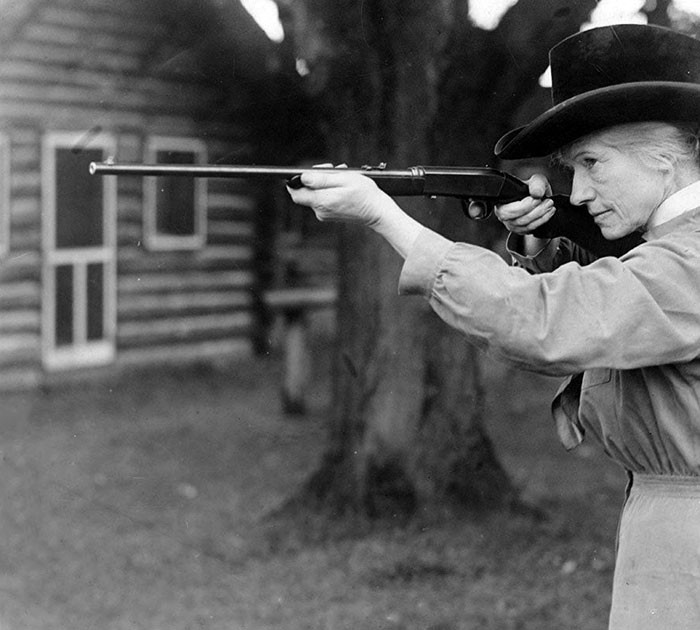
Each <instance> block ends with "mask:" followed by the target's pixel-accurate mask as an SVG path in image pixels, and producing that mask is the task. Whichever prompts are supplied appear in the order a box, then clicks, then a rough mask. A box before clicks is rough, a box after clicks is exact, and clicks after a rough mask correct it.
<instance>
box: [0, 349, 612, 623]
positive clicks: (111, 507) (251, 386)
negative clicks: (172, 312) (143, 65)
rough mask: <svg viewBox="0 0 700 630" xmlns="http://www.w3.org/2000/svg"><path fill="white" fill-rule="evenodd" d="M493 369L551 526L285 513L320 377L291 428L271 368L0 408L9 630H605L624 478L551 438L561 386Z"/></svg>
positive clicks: (312, 442) (511, 448) (526, 521)
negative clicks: (303, 517)
mask: <svg viewBox="0 0 700 630" xmlns="http://www.w3.org/2000/svg"><path fill="white" fill-rule="evenodd" d="M487 365H488V369H487V378H488V381H489V383H490V392H491V396H490V404H489V413H488V427H489V430H490V432H491V434H492V436H493V439H494V441H495V443H496V447H497V452H498V453H499V456H500V457H501V459H502V461H503V462H504V464H505V465H506V467H507V469H508V471H509V472H510V474H511V476H512V477H513V479H514V481H515V483H516V484H517V485H518V487H519V488H520V489H521V491H522V495H523V497H524V498H525V499H526V500H527V501H528V502H530V503H531V504H533V505H536V506H537V507H538V508H540V510H541V511H542V513H543V514H544V517H543V518H535V517H533V516H532V515H519V516H514V515H512V514H500V513H499V514H493V515H491V516H488V517H481V518H474V517H472V518H470V517H468V516H465V517H461V518H452V519H448V520H446V521H441V520H440V519H438V518H437V517H435V516H434V515H422V516H421V517H420V518H418V519H417V520H416V522H415V523H413V524H410V525H408V526H406V525H401V526H399V525H396V526H393V525H391V524H384V525H382V526H378V527H374V528H368V529H367V528H366V529H363V530H362V531H361V532H360V531H355V530H353V528H352V527H343V524H336V525H335V526H333V527H323V526H322V525H321V524H319V523H318V522H315V521H314V519H313V518H311V517H310V518H309V519H308V521H307V522H306V523H302V524H301V526H300V524H299V523H298V521H297V522H290V521H287V520H285V519H284V518H282V519H280V518H277V519H275V518H274V517H273V516H271V515H273V514H274V513H275V510H276V509H277V508H279V507H280V506H282V505H283V504H284V503H285V501H286V500H287V499H288V498H289V497H291V496H293V495H294V493H295V492H297V491H298V489H299V488H300V487H301V485H302V484H303V482H304V480H305V479H306V478H307V476H308V474H309V473H310V472H311V471H312V470H313V469H314V468H315V467H316V465H317V463H318V461H319V458H320V456H321V454H322V453H323V449H324V445H325V437H326V433H325V430H326V420H325V418H326V413H327V411H328V407H329V404H330V403H329V394H328V391H329V383H328V380H327V379H324V378H317V379H315V389H314V391H313V392H312V395H311V401H310V408H311V411H310V413H309V414H308V416H307V417H305V418H289V417H284V416H283V415H282V414H281V413H280V405H279V401H278V396H277V394H278V383H279V374H278V369H279V368H278V362H277V361H276V360H275V359H274V358H263V359H255V360H247V361H244V362H237V363H233V364H232V365H229V366H227V367H226V368H225V369H199V370H181V371H173V370H168V371H164V370H161V371H156V372H147V373H132V374H130V375H123V376H121V377H119V378H108V379H98V380H95V381H92V382H90V383H88V384H86V385H85V384H83V385H78V384H73V385H68V386H62V387H60V388H51V389H48V390H45V391H43V392H41V393H40V394H35V395H31V396H30V395H20V394H4V395H2V397H0V405H1V406H0V414H1V417H0V420H1V421H0V440H1V441H0V449H1V467H2V468H1V470H2V480H3V482H2V484H0V496H1V501H2V502H1V504H0V505H1V506H2V509H1V510H0V527H1V528H2V532H3V536H2V538H1V539H0V630H52V629H58V630H88V629H90V630H93V629H99V630H126V629H129V630H133V629H143V630H156V629H163V630H165V629H167V630H190V629H194V628H206V629H212V630H218V629H222V630H223V629H226V630H302V629H303V630H307V629H308V630H313V629H319V630H321V629H323V630H326V629H328V630H335V629H337V630H345V629H347V630H350V629H352V630H383V629H387V630H389V629H396V630H399V629H401V630H419V629H420V630H471V629H474V630H488V629H494V630H496V629H497V630H508V629H528V630H535V629H536V630H547V629H549V628H551V629H556V630H564V629H567V628H571V629H576V630H594V629H596V630H597V629H600V628H604V627H605V622H606V616H607V608H608V605H609V591H610V584H611V577H612V566H613V550H614V535H615V528H616V519H617V514H618V510H619V507H620V503H621V499H622V492H623V488H624V475H623V474H622V473H621V471H620V470H618V469H617V467H615V466H614V465H613V464H611V463H609V462H607V460H605V459H604V457H603V456H602V455H601V453H600V452H599V451H598V450H597V449H595V448H594V447H591V446H585V445H584V447H583V448H580V449H579V450H578V454H573V455H572V454H567V453H566V452H565V451H564V450H563V448H562V447H561V446H560V445H559V444H558V443H557V442H556V439H555V437H554V431H553V427H552V426H551V421H550V420H549V414H548V400H549V397H550V395H551V392H552V391H553V389H554V388H555V387H556V382H555V381H553V380H551V379H544V378H542V377H536V376H533V375H529V374H526V373H523V372H512V371H508V370H504V369H503V368H502V367H500V366H497V365H495V364H490V363H489V364H487Z"/></svg>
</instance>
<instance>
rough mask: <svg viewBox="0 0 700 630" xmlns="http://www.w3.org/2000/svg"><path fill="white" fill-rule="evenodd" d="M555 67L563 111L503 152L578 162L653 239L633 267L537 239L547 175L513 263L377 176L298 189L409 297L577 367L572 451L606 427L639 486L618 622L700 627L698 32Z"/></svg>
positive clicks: (618, 33) (574, 40) (545, 214)
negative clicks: (364, 229) (455, 238)
mask: <svg viewBox="0 0 700 630" xmlns="http://www.w3.org/2000/svg"><path fill="white" fill-rule="evenodd" d="M550 61H551V66H552V75H553V89H552V95H553V100H554V106H553V107H552V108H551V109H549V110H547V111H546V112H545V113H544V114H542V115H541V116H539V117H538V118H536V119H535V120H533V121H532V122H531V123H530V124H529V125H526V126H525V127H522V128H519V129H516V130H513V131H511V132H510V133H508V134H506V135H505V136H504V137H503V138H501V140H500V141H499V142H498V144H497V145H496V152H497V154H499V155H500V156H501V157H503V158H507V159H511V158H522V157H531V156H542V155H548V154H555V156H556V157H557V159H558V160H559V161H560V162H561V163H562V164H563V165H564V166H566V167H567V168H569V169H571V172H572V191H571V200H572V202H573V203H574V204H575V205H580V206H581V211H582V212H583V211H586V210H587V211H588V212H589V213H590V214H591V215H592V216H593V217H594V220H595V222H596V224H597V225H598V226H599V227H600V229H601V231H602V234H603V236H604V237H605V238H607V239H617V238H620V237H622V236H625V235H627V234H630V233H632V232H634V231H640V232H642V234H643V237H644V241H645V242H643V243H642V244H641V245H639V246H638V247H635V248H634V249H632V250H631V251H629V252H628V253H626V254H625V255H623V256H622V257H620V258H619V259H618V258H613V257H604V258H600V259H598V260H594V261H592V262H590V260H591V257H590V255H588V254H587V253H586V252H581V251H580V250H579V248H577V247H576V246H574V245H572V244H571V243H570V242H568V241H565V240H563V239H553V240H551V241H542V240H539V239H535V238H534V237H532V236H531V235H529V232H531V231H532V230H533V229H535V228H536V227H538V226H539V225H541V224H543V223H545V222H546V221H547V220H549V218H551V216H552V215H553V213H555V212H556V208H555V207H554V206H553V204H552V202H551V201H550V200H547V199H546V195H547V194H548V193H549V192H550V191H549V184H548V182H547V180H546V179H545V178H544V177H541V176H534V177H533V178H531V179H530V180H529V190H530V196H529V197H527V198H525V199H523V200H521V201H516V202H514V203H510V204H506V205H503V206H501V207H500V208H498V209H497V216H498V217H499V219H500V220H501V221H502V222H503V223H504V224H505V225H506V226H507V227H508V229H509V230H510V231H511V233H512V234H511V237H510V241H511V248H512V249H513V256H514V258H515V259H516V262H517V264H516V265H515V266H508V265H506V264H504V263H503V261H502V260H501V259H500V258H499V257H498V256H497V255H496V254H494V253H492V252H490V251H487V250H485V249H482V248H479V247H476V246H473V245H468V244H459V243H453V242H451V241H449V240H448V239H445V238H443V237H442V236H439V235H437V234H435V233H434V232H431V231H429V230H427V229H425V228H424V227H423V226H421V225H420V224H419V223H417V222H416V221H414V220H413V219H412V218H410V217H408V216H407V215H406V214H405V213H403V211H402V210H401V209H400V208H399V207H398V206H397V205H396V204H395V203H394V201H393V200H392V199H390V198H389V197H388V196H386V195H385V194H384V193H382V192H381V191H379V190H378V188H377V187H376V186H375V184H374V183H373V182H372V181H371V180H370V179H369V178H367V177H363V176H361V175H357V174H351V173H342V172H338V173H337V174H336V173H330V174H325V173H314V172H313V171H309V172H305V173H304V174H303V175H302V183H303V184H304V187H303V188H301V189H298V190H290V194H291V195H292V198H293V199H294V201H296V202H297V203H300V204H303V205H307V206H310V207H311V208H312V209H313V210H314V212H315V213H316V215H317V216H318V218H319V219H321V220H345V221H355V222H360V223H363V224H365V225H367V226H368V227H370V228H371V229H373V230H375V231H376V232H378V233H379V234H381V235H382V236H383V237H384V238H386V240H387V241H388V242H389V243H391V245H392V246H393V247H394V248H395V249H396V251H397V252H398V253H399V254H400V255H401V256H403V257H404V258H405V259H406V261H405V264H404V267H403V270H402V272H401V277H400V279H399V289H400V291H401V292H402V293H406V294H420V295H424V296H425V297H426V298H427V299H428V301H429V303H430V305H431V306H432V308H433V309H434V310H435V311H436V312H437V313H438V314H439V315H440V316H441V317H442V318H443V319H444V320H445V321H446V322H447V323H449V324H450V325H452V326H454V327H456V328H458V329H460V330H462V331H464V333H465V335H466V336H467V338H468V339H469V340H470V341H472V342H473V343H475V344H477V345H479V346H481V347H484V348H486V349H488V350H489V351H491V352H493V353H495V354H497V355H499V356H501V357H503V358H504V359H506V360H508V361H510V362H511V363H514V364H516V365H518V366H521V367H525V368H528V369H533V370H537V371H539V372H542V373H546V374H552V375H562V376H568V380H567V381H566V382H565V384H564V385H563V386H562V388H561V389H560V391H559V392H558V394H557V397H556V398H555V401H554V403H553V415H554V417H555V420H556V425H557V430H558V433H559V436H560V438H561V440H562V441H563V443H564V445H565V446H566V447H567V448H574V447H575V446H577V445H578V444H579V443H580V442H581V440H582V439H583V438H584V434H585V433H586V432H589V433H592V434H593V435H594V436H596V437H597V438H598V439H599V440H600V441H601V443H602V444H603V447H604V448H605V450H606V452H607V453H608V454H609V455H610V456H611V457H612V458H613V459H615V460H616V461H617V462H619V463H620V464H621V465H622V466H624V467H625V469H626V470H627V471H629V475H630V480H631V485H630V488H629V489H628V492H629V494H628V498H627V502H626V504H625V507H624V510H623V514H622V517H621V522H620V529H619V535H618V556H617V561H616V568H615V577H614V584H613V602H612V609H611V614H610V628H611V629H614V630H621V629H624V630H645V629H652V628H653V629H658V630H661V629H663V630H669V629H674V630H678V629H688V630H690V629H691V628H692V629H694V630H697V629H698V628H700V299H698V298H699V297H700V296H699V294H700V148H699V145H700V140H699V138H698V127H699V122H700V41H697V40H695V39H693V38H690V37H687V36H683V35H680V34H678V33H675V32H673V31H670V30H667V29H662V28H658V27H651V26H643V25H618V26H615V27H605V28H600V29H593V30H590V31H586V32H583V33H579V34H577V35H574V36H572V37H570V38H568V39H566V40H564V41H563V42H561V43H560V44H559V45H557V46H556V47H555V48H554V49H552V51H551V53H550ZM577 260H579V261H582V262H586V263H589V264H585V265H584V264H577V262H576V261H577ZM533 272H538V273H533Z"/></svg>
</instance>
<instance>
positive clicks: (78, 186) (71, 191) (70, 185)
mask: <svg viewBox="0 0 700 630" xmlns="http://www.w3.org/2000/svg"><path fill="white" fill-rule="evenodd" d="M101 159H102V151H101V150H98V149H82V150H75V149H68V148H65V149H56V247H57V248H61V247H64V248H65V247H90V246H95V245H101V244H102V241H103V221H102V178H101V177H92V176H91V175H90V173H89V171H88V166H89V164H90V162H99V161H100V160H101Z"/></svg>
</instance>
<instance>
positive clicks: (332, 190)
mask: <svg viewBox="0 0 700 630" xmlns="http://www.w3.org/2000/svg"><path fill="white" fill-rule="evenodd" d="M319 166H322V167H326V168H329V167H330V165H325V164H323V165H319ZM301 183H302V184H303V186H302V188H297V189H294V188H289V187H287V190H288V191H289V194H290V196H291V197H292V200H293V201H294V203H298V204H300V205H302V206H308V207H309V208H311V209H312V210H313V211H314V214H315V215H316V218H317V219H318V220H319V221H349V222H353V223H360V224H362V225H366V226H368V227H376V225H377V224H378V223H379V222H380V220H381V218H382V214H383V209H384V208H385V207H386V206H387V202H391V198H390V197H389V196H388V195H386V194H385V193H384V192H382V191H381V190H380V189H379V188H378V187H377V184H375V183H374V181H373V180H372V179H370V178H369V177H365V176H364V175H361V174H360V173H356V172H353V173H348V172H343V168H342V166H341V167H338V170H337V172H332V173H329V172H328V171H323V172H314V170H313V169H310V170H308V171H304V172H303V173H302V174H301Z"/></svg>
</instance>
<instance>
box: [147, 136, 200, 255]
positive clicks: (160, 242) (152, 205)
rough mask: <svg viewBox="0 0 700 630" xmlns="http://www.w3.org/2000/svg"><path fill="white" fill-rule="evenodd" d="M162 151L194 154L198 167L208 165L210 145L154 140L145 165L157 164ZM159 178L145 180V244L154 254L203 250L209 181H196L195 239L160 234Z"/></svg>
mask: <svg viewBox="0 0 700 630" xmlns="http://www.w3.org/2000/svg"><path fill="white" fill-rule="evenodd" d="M159 151H173V152H182V153H189V152H191V153H193V154H194V163H195V164H205V163H206V161H207V147H206V144H205V143H204V142H203V141H201V140H197V139H195V138H185V137H174V136H152V137H151V138H149V139H148V141H147V142H146V146H145V150H144V158H145V159H144V162H145V163H146V164H156V163H157V162H156V159H157V154H158V152H159ZM157 181H158V178H157V177H150V176H149V177H144V179H143V204H144V205H143V213H144V219H143V221H144V243H145V245H146V247H148V248H149V249H151V250H157V251H167V250H195V249H201V248H202V247H204V245H205V244H206V222H207V180H206V178H201V177H198V178H195V179H194V199H193V200H192V212H193V215H194V216H193V220H194V233H193V234H191V235H183V236H177V235H173V234H164V233H161V232H159V231H158V227H157V226H158V223H157V221H158V215H157V210H158V208H157V206H156V199H157V197H156V192H157V191H156V184H157Z"/></svg>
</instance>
